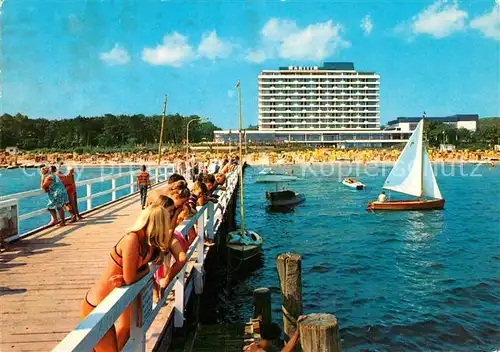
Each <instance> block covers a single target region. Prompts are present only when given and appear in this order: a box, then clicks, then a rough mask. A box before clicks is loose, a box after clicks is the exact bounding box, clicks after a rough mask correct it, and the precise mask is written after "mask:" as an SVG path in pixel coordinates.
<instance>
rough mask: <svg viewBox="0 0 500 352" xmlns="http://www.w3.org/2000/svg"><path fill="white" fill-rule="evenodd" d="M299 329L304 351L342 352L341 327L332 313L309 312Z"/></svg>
mask: <svg viewBox="0 0 500 352" xmlns="http://www.w3.org/2000/svg"><path fill="white" fill-rule="evenodd" d="M299 329H300V344H301V346H302V351H303V352H340V335H339V327H338V325H337V319H336V318H335V316H333V315H332V314H323V313H321V314H309V315H308V316H307V317H306V318H305V319H304V320H302V321H301V322H300V324H299Z"/></svg>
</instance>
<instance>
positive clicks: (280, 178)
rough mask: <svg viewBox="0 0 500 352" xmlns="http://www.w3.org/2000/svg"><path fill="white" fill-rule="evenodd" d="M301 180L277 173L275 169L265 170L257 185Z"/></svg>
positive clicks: (257, 180) (290, 175) (259, 175)
mask: <svg viewBox="0 0 500 352" xmlns="http://www.w3.org/2000/svg"><path fill="white" fill-rule="evenodd" d="M298 179H299V178H298V177H296V176H294V175H293V170H292V173H291V174H288V173H281V172H276V171H274V170H273V169H270V168H265V169H263V170H262V171H261V172H259V174H258V176H257V179H256V180H255V182H257V183H273V182H292V181H297V180H298Z"/></svg>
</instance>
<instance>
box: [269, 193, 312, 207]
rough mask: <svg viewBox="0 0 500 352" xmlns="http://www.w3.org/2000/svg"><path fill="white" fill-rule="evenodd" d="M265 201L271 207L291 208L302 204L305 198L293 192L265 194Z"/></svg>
mask: <svg viewBox="0 0 500 352" xmlns="http://www.w3.org/2000/svg"><path fill="white" fill-rule="evenodd" d="M266 199H267V201H268V202H269V203H270V204H271V205H272V206H273V207H283V206H293V205H297V204H299V203H302V202H303V201H305V200H306V197H305V196H304V194H302V193H295V192H293V191H289V190H286V191H277V192H266Z"/></svg>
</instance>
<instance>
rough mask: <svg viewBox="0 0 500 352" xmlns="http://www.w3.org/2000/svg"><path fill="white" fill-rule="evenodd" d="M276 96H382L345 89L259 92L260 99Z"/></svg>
mask: <svg viewBox="0 0 500 352" xmlns="http://www.w3.org/2000/svg"><path fill="white" fill-rule="evenodd" d="M276 95H289V96H292V95H302V96H310V95H316V96H324V95H330V96H331V95H334V96H344V95H349V96H359V95H362V96H377V97H378V96H380V93H378V92H377V91H363V90H362V91H359V90H352V91H350V90H348V89H347V90H346V89H345V88H342V89H338V90H314V89H308V90H304V91H298V90H289V91H287V90H277V91H270V90H260V91H259V97H260V96H276Z"/></svg>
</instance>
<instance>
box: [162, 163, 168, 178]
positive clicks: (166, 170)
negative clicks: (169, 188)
mask: <svg viewBox="0 0 500 352" xmlns="http://www.w3.org/2000/svg"><path fill="white" fill-rule="evenodd" d="M163 172H164V173H165V180H164V181H166V180H167V179H168V166H165V167H164V169H163Z"/></svg>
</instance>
